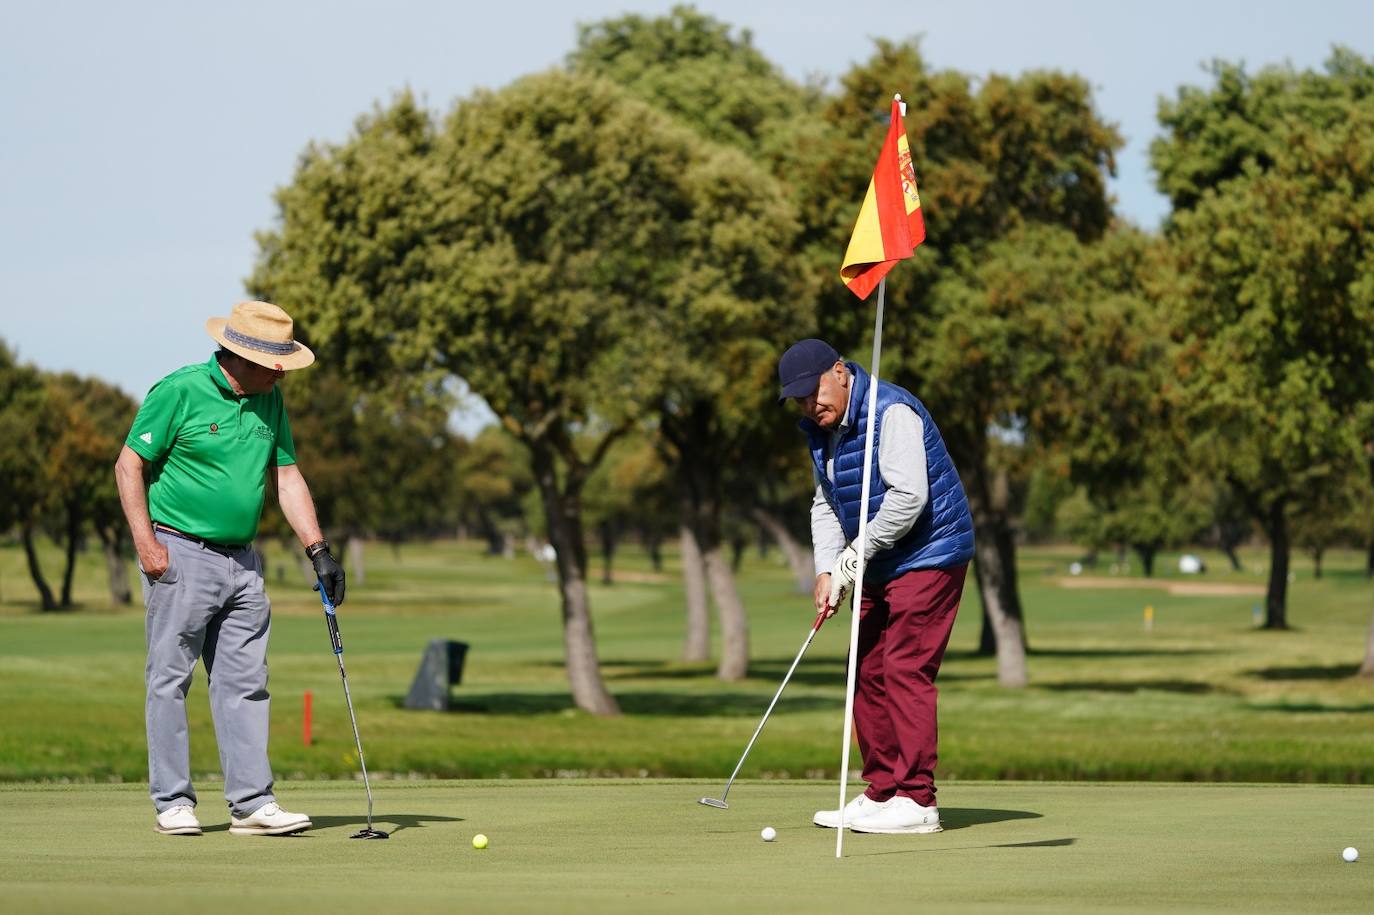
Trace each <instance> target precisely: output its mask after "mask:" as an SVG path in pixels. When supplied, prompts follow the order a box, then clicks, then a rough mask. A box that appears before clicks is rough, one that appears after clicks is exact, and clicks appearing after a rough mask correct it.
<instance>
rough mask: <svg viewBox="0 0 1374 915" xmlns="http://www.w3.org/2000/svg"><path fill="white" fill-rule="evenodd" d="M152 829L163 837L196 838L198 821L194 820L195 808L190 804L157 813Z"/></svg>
mask: <svg viewBox="0 0 1374 915" xmlns="http://www.w3.org/2000/svg"><path fill="white" fill-rule="evenodd" d="M153 829H155V830H157V831H158V832H160V833H162V834H163V835H164V836H198V835H200V820H197V819H196V808H194V807H192V806H191V805H190V804H178V805H177V806H175V807H168V808H167V809H166V810H164V811H162V812H161V813H159V814H158V815H157V823H156V824H155V825H154V826H153Z"/></svg>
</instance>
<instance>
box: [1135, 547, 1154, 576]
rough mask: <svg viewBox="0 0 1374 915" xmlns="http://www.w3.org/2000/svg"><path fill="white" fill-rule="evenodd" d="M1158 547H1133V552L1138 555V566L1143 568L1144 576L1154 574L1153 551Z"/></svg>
mask: <svg viewBox="0 0 1374 915" xmlns="http://www.w3.org/2000/svg"><path fill="white" fill-rule="evenodd" d="M1157 552H1158V549H1157V548H1156V547H1153V546H1148V545H1143V546H1142V545H1139V544H1137V545H1136V547H1135V554H1136V555H1137V556H1139V557H1140V566H1141V568H1143V569H1144V570H1145V577H1146V578H1154V576H1155V553H1157Z"/></svg>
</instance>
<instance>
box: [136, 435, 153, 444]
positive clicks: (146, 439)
mask: <svg viewBox="0 0 1374 915" xmlns="http://www.w3.org/2000/svg"><path fill="white" fill-rule="evenodd" d="M138 440H139V441H141V442H143V444H145V445H151V444H152V443H153V433H151V432H145V433H143V434H142V435H140V436H139V437H138Z"/></svg>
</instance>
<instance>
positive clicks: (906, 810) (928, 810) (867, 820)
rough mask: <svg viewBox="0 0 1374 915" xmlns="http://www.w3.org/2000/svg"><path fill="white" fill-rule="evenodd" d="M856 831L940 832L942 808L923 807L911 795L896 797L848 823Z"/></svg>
mask: <svg viewBox="0 0 1374 915" xmlns="http://www.w3.org/2000/svg"><path fill="white" fill-rule="evenodd" d="M848 826H849V828H850V829H852V830H853V831H854V832H876V833H880V834H882V835H923V834H925V833H930V832H939V831H940V830H941V829H942V828H943V827H941V826H940V809H939V808H938V807H922V806H921V805H920V804H918V803H916V802H915V801H913V800H912V799H911V798H909V797H900V796H899V797H894V798H893V799H892V800H890V801H888V802H887V803H886V804H884V805H882V809H881V810H875V811H873V812H872V813H868V814H865V815H864V816H861V817H859V818H858V819H857V820H855V821H854V822H852V823H849V824H848Z"/></svg>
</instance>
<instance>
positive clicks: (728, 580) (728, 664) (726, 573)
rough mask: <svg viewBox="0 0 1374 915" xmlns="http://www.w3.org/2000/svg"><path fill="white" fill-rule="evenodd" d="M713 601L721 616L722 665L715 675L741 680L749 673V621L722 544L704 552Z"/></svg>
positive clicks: (721, 677) (703, 556)
mask: <svg viewBox="0 0 1374 915" xmlns="http://www.w3.org/2000/svg"><path fill="white" fill-rule="evenodd" d="M702 559H703V560H704V561H705V563H706V580H707V581H708V582H709V583H710V585H711V598H712V599H713V600H714V601H715V602H716V610H717V612H718V613H719V615H720V662H719V663H718V664H717V665H716V676H717V677H718V678H719V679H721V680H742V679H744V677H745V676H746V675H747V674H748V673H749V621H748V618H747V617H746V616H745V613H744V603H743V602H742V601H741V600H740V599H739V590H738V589H737V588H736V587H735V576H734V574H733V573H732V572H731V571H730V563H729V562H728V561H726V558H725V550H724V548H723V547H722V546H721V544H719V543H715V544H712V545H711V546H709V547H707V548H706V549H705V550H703V551H702Z"/></svg>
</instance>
